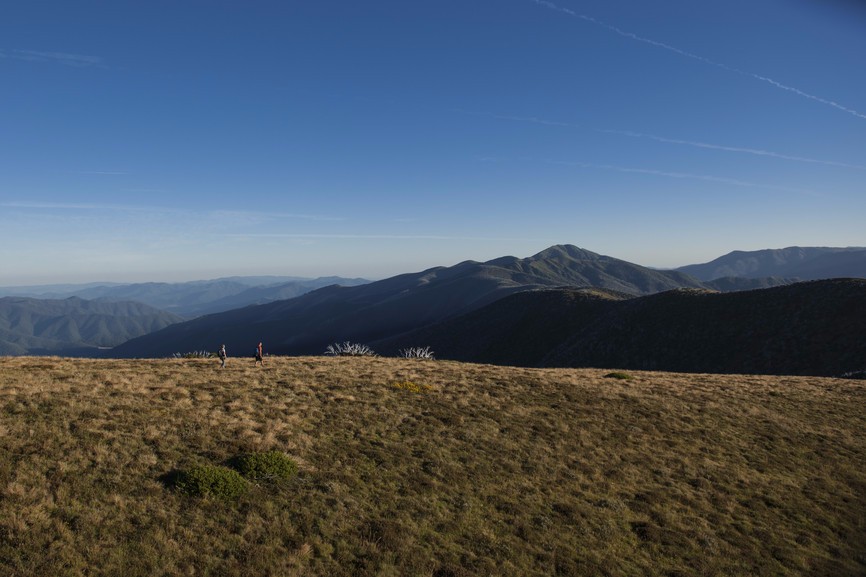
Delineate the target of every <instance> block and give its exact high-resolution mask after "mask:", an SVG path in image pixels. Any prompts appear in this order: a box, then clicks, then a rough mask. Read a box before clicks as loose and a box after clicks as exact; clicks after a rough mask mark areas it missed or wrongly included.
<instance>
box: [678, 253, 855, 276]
mask: <svg viewBox="0 0 866 577" xmlns="http://www.w3.org/2000/svg"><path fill="white" fill-rule="evenodd" d="M676 270H678V271H680V272H683V273H686V274H688V275H691V276H693V277H695V278H696V279H698V280H701V281H711V280H714V279H720V278H723V277H740V278H751V279H758V278H764V277H787V278H788V279H795V280H817V279H826V278H866V248H864V247H848V248H830V247H799V246H792V247H788V248H781V249H768V250H757V251H751V252H745V251H739V250H738V251H734V252H731V253H729V254H726V255H725V256H720V257H719V258H717V259H715V260H713V261H710V262H708V263H704V264H693V265H688V266H684V267H680V268H678V269H676Z"/></svg>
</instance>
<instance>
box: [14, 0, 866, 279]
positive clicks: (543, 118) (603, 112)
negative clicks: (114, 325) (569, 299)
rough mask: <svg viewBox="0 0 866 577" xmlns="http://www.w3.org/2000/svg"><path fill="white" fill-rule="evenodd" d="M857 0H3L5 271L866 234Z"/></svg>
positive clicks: (836, 239)
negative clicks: (100, 0) (133, 0)
mask: <svg viewBox="0 0 866 577" xmlns="http://www.w3.org/2000/svg"><path fill="white" fill-rule="evenodd" d="M864 58H866V8H864V7H863V3H861V2H858V1H855V0H849V1H845V0H830V1H828V0H762V1H761V2H754V1H745V0H725V1H716V0H707V1H701V2H694V0H688V1H686V0H664V1H660V2H646V1H643V0H640V1H638V0H606V1H600V0H592V1H577V0H557V1H556V2H546V1H543V0H496V1H493V0H459V1H457V0H437V1H432V0H413V1H411V2H407V1H405V0H402V1H396V0H393V1H391V0H388V1H379V0H370V1H367V2H356V1H349V0H340V1H337V0H316V1H303V2H300V1H279V2H278V1H266V0H262V1H256V2H241V1H240V0H236V1H213V0H211V1H203V0H202V1H185V0H170V1H169V0H148V1H147V2H132V1H110V2H109V1H102V2H91V1H87V0H84V1H76V2H68V1H65V0H64V1H53V2H49V1H40V0H28V1H27V2H7V3H5V4H4V6H3V8H2V9H0V103H2V106H0V131H2V137H0V262H2V266H0V285H14V284H35V283H50V282H86V281H97V280H109V281H144V280H158V281H177V280H192V279H202V278H213V277H217V276H228V275H243V274H281V275H297V276H320V275H343V276H364V277H367V278H382V277H386V276H390V275H393V274H398V273H402V272H410V271H417V270H421V269H424V268H427V267H429V266H436V265H452V264H455V263H457V262H459V261H462V260H467V259H473V260H487V259H490V258H495V257H498V256H503V255H509V254H510V255H515V256H521V257H522V256H529V255H531V254H534V253H536V252H539V251H541V250H543V249H544V248H546V247H547V246H550V245H552V244H558V243H568V244H575V245H578V246H580V247H583V248H586V249H589V250H592V251H595V252H599V253H602V254H608V255H611V256H615V257H617V258H622V259H625V260H629V261H632V262H636V263H639V264H643V265H647V266H657V267H674V266H680V265H685V264H690V263H695V262H704V261H708V260H711V259H713V258H715V257H717V256H720V255H722V254H724V253H727V252H729V251H731V250H756V249H761V248H781V247H785V246H791V245H803V246H806V245H808V246H864V245H866V226H864V224H863V220H864V219H863V217H864V215H866V186H864V185H866V74H864V68H863V62H864Z"/></svg>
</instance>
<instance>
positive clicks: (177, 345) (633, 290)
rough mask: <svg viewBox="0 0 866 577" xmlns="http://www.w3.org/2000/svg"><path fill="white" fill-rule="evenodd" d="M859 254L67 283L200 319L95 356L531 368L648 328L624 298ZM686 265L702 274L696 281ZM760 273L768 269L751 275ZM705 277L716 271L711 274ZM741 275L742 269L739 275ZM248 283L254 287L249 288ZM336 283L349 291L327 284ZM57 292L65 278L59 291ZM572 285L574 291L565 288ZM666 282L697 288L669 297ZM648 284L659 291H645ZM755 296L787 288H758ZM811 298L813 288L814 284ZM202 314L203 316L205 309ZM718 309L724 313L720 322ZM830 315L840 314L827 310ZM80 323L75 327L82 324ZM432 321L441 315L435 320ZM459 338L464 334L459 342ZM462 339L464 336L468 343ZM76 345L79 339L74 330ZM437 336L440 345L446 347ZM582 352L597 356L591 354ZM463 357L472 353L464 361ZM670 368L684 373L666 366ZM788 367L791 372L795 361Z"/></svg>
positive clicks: (563, 255) (814, 267)
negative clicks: (343, 350)
mask: <svg viewBox="0 0 866 577" xmlns="http://www.w3.org/2000/svg"><path fill="white" fill-rule="evenodd" d="M863 254H866V249H853V248H849V249H827V248H790V249H782V250H778V251H756V252H753V253H746V252H734V253H731V254H729V255H726V256H725V257H721V258H720V259H716V260H715V261H713V262H712V263H707V264H705V265H691V266H689V267H683V268H682V269H679V270H667V271H664V270H654V269H649V268H646V267H642V266H640V265H636V264H633V263H629V262H626V261H622V260H619V259H616V258H613V257H609V256H603V255H599V254H596V253H593V252H590V251H588V250H584V249H581V248H578V247H575V246H571V245H557V246H553V247H550V248H549V249H547V250H544V251H542V252H540V253H538V254H536V255H534V256H531V257H528V258H517V257H513V256H507V257H501V258H497V259H494V260H491V261H487V262H475V261H465V262H462V263H460V264H458V265H455V266H451V267H435V268H431V269H428V270H425V271H422V272H418V273H410V274H403V275H398V276H395V277H391V278H388V279H385V280H381V281H377V282H368V281H364V280H362V279H341V278H338V277H330V278H323V279H297V278H294V279H292V278H273V277H268V278H257V279H247V278H242V277H236V278H230V279H217V280H215V281H198V282H192V283H177V284H168V283H143V284H132V285H98V286H88V287H71V288H72V290H74V291H75V292H76V294H78V295H84V296H87V297H90V298H94V299H96V301H94V302H106V301H107V300H109V299H112V300H113V299H135V300H139V301H147V302H149V303H150V304H152V305H154V306H159V307H164V308H171V309H172V310H179V311H182V312H184V313H185V314H186V315H189V316H194V315H204V316H199V317H198V318H194V319H193V320H189V321H186V322H177V321H179V320H180V319H177V318H176V317H174V320H173V321H172V322H174V323H176V324H172V325H170V326H166V325H168V323H166V325H163V326H164V327H165V328H161V330H158V331H156V332H152V333H151V332H148V331H142V332H139V333H137V334H136V335H131V336H130V337H129V340H128V341H126V342H122V344H121V341H122V340H124V339H123V336H118V337H117V338H116V339H115V341H114V342H115V344H117V346H115V347H114V348H113V349H112V350H111V351H109V352H108V353H106V354H108V355H110V356H117V357H163V356H169V355H171V354H173V353H175V352H187V351H192V350H215V349H216V348H217V347H218V346H219V345H220V344H223V343H224V344H226V345H227V346H228V350H229V354H230V355H235V356H248V355H250V354H251V352H252V349H253V347H254V345H255V344H256V343H258V342H259V341H263V342H264V343H265V348H266V350H267V351H268V352H270V353H272V354H292V355H297V354H321V353H322V352H323V351H324V349H325V347H326V346H327V345H328V344H331V343H334V342H343V341H347V340H349V341H354V342H361V343H365V344H371V343H372V344H375V345H376V346H384V347H385V350H383V351H381V352H383V354H394V353H395V352H396V348H399V347H397V345H398V344H401V345H407V346H427V345H431V346H434V350H436V349H438V350H439V351H440V354H447V355H451V356H452V358H462V357H460V355H463V354H466V355H468V354H470V352H471V351H474V352H472V355H475V356H472V357H471V360H483V361H484V362H497V363H503V364H526V365H531V366H535V365H536V364H539V363H541V366H547V365H548V364H555V361H554V357H553V356H550V355H553V352H552V351H553V350H554V349H556V350H559V351H560V353H561V351H563V350H564V349H563V348H562V347H564V346H565V345H564V344H563V342H560V341H561V340H562V339H566V337H567V338H571V339H573V338H576V337H574V331H575V330H577V329H576V327H583V326H584V324H585V322H586V319H587V318H590V317H591V318H595V317H596V316H598V315H602V316H599V317H598V318H599V319H601V318H602V317H603V318H604V319H606V320H604V321H602V320H599V321H598V322H601V323H602V325H603V326H607V325H609V324H610V323H611V322H612V321H610V319H612V318H617V319H620V320H618V321H617V322H620V323H621V324H623V326H626V325H628V326H631V327H632V329H631V330H632V331H633V332H634V334H642V332H645V331H646V330H647V329H646V327H645V326H644V325H642V324H641V323H640V322H638V321H637V320H635V319H637V317H634V318H633V317H626V316H621V317H616V316H613V317H612V316H610V315H611V314H613V313H611V312H610V311H613V310H615V311H620V310H632V309H633V308H634V307H638V308H639V309H640V310H644V308H646V307H649V308H652V309H653V310H661V311H663V310H666V309H665V303H668V300H665V299H666V298H672V299H680V300H683V299H686V296H689V298H691V297H693V296H694V295H695V294H701V295H704V294H708V293H709V292H711V291H712V292H715V291H721V292H731V291H750V292H751V293H761V292H763V291H755V290H752V289H764V288H770V287H781V286H785V285H790V284H791V283H793V282H795V281H796V280H797V278H799V277H797V278H795V277H793V276H787V275H789V274H791V275H793V274H800V275H803V274H806V273H807V272H808V271H812V273H811V274H820V272H819V271H830V270H832V271H834V272H837V273H840V274H842V275H843V276H858V275H857V272H858V270H860V269H858V268H857V267H858V266H859V263H860V262H861V259H862V255H863ZM714 263H715V264H714ZM685 271H692V272H693V273H695V274H701V275H702V276H703V277H714V278H713V279H712V280H699V279H698V278H696V277H694V276H692V275H691V274H689V273H687V272H685ZM731 273H737V275H738V276H737V275H735V276H731ZM771 273H772V274H774V275H776V276H759V275H761V274H768V275H770V274H771ZM716 274H721V275H722V276H719V277H716V276H715V275H716ZM747 274H748V275H753V276H746V275H747ZM861 276H866V274H863V275H861ZM270 281H277V282H270ZM257 282H258V283H263V284H260V285H258V286H252V285H254V284H255V283H257ZM336 283H340V284H342V285H353V286H337V285H336ZM325 285H327V286H325ZM317 287H321V288H317ZM30 288H31V289H38V288H39V287H30ZM69 288H70V287H66V289H67V290H69ZM562 288H567V289H569V290H570V291H571V292H568V291H566V292H563V293H562V294H559V292H557V293H555V295H556V296H550V295H548V296H547V297H544V298H549V299H552V300H550V301H549V302H547V303H546V304H545V305H544V306H543V307H542V308H541V309H540V310H539V311H538V312H537V313H533V314H532V315H528V314H527V315H523V317H521V318H522V319H523V320H522V321H520V322H521V323H528V324H526V326H524V325H519V326H513V323H515V322H517V320H516V318H517V317H516V316H515V318H509V316H508V315H507V314H504V313H496V314H493V315H491V314H490V313H489V310H488V309H485V307H488V306H489V305H490V306H492V307H505V308H504V309H502V310H503V311H506V312H507V311H509V310H511V309H510V308H509V307H514V308H513V311H514V313H515V315H517V314H518V312H519V310H520V309H519V306H518V305H520V303H523V302H524V301H523V300H520V299H524V298H526V299H542V296H539V295H542V293H538V292H537V291H538V290H539V289H562ZM575 289H584V290H581V291H579V292H574V291H575ZM678 289H692V290H697V291H703V292H700V293H694V294H692V293H681V292H673V293H670V291H677V290H678ZM19 290H20V289H19ZM43 290H44V287H43ZM2 291H3V289H0V294H2ZM526 291H536V292H528V293H526V295H525V296H520V297H517V296H514V297H512V299H509V300H506V301H500V299H503V297H507V296H509V295H514V293H524V292H526ZM657 293H666V294H669V295H671V296H670V297H665V298H662V297H661V296H659V297H648V295H655V294H657ZM42 294H45V293H44V292H43V293H42ZM551 294H554V293H551ZM767 294H787V293H772V292H768V293H767ZM816 294H818V296H820V294H819V293H816ZM684 295H686V296H684ZM714 296H720V295H714ZM635 297H647V298H635ZM702 298H703V297H702ZM748 298H752V297H746V296H744V297H741V300H732V301H727V300H712V299H711V300H708V301H698V300H689V301H688V302H701V303H704V304H706V306H708V307H709V309H707V310H715V309H713V307H714V306H716V303H728V302H730V303H745V302H751V301H748ZM557 299H559V300H557ZM563 299H564V300H563ZM560 300H563V302H560ZM686 300H687V299H686ZM497 301H499V302H497ZM527 302H528V301H527ZM533 302H534V301H533ZM677 302H679V301H677ZM258 303H265V304H258ZM800 304H801V305H802V306H803V307H807V308H809V309H810V310H812V309H815V305H811V304H809V303H807V302H805V301H804V302H802V303H800ZM538 306H541V305H538V304H533V305H531V306H530V308H532V307H538ZM725 306H727V305H725ZM738 306H740V305H736V304H732V305H731V306H730V308H728V309H725V307H722V309H724V310H726V311H727V312H726V313H725V314H721V313H720V314H721V316H719V317H718V318H713V319H712V320H713V322H717V323H719V324H720V325H725V326H727V325H731V323H733V324H734V325H735V324H736V323H735V322H734V321H733V320H730V319H734V320H735V319H737V318H739V316H742V314H743V313H742V312H741V311H739V309H738V308H737V307H738ZM605 307H607V308H605ZM611 307H612V308H611ZM619 307H622V309H620V308H619ZM641 307H644V308H641ZM699 308H700V307H699ZM496 310H499V309H496ZM635 310H637V309H635ZM685 310H686V309H685V308H684V305H682V306H681V305H679V304H677V305H676V306H674V307H673V309H671V311H672V312H671V316H670V319H671V320H670V323H669V324H670V326H671V327H678V329H677V330H680V331H682V334H695V335H697V333H694V332H689V331H690V330H691V329H688V327H686V326H685V325H683V326H680V325H678V324H677V323H678V322H680V321H681V320H682V319H683V318H686V317H684V316H683V315H685V312H684V311H685ZM720 310H721V309H720ZM787 310H788V314H789V315H792V318H794V319H796V318H799V315H802V314H803V313H802V311H800V310H798V309H796V308H790V309H787ZM211 311H213V313H212V314H207V313H210V312H211ZM617 314H620V315H622V314H624V313H617ZM695 314H698V313H697V312H695ZM726 314H727V315H729V316H730V319H728V320H726V317H725V315H726ZM464 315H468V316H464ZM473 315H479V316H473ZM575 315H576V316H575ZM738 315H739V316H738ZM686 316H688V315H686ZM747 316H748V315H747ZM707 318H710V317H709V316H708V317H707ZM749 318H754V319H760V318H762V317H761V316H760V314H755V315H751V316H749ZM833 318H836V319H837V320H838V318H837V317H833ZM81 322H84V321H83V319H82V320H81ZM683 322H685V321H683ZM689 322H691V321H689ZM767 322H769V321H767ZM442 323H446V324H445V325H442ZM447 323H458V324H457V325H454V326H451V327H450V328H449V329H447V330H444V331H443V330H440V328H439V327H440V325H441V326H450V325H447ZM465 323H469V324H465ZM533 323H536V324H539V325H540V327H543V328H544V330H543V331H542V330H541V329H540V328H538V327H536V328H535V329H534V328H533ZM475 325H477V326H475ZM602 325H599V326H602ZM491 327H498V329H496V333H497V334H498V335H499V337H500V338H505V339H512V340H514V342H516V343H520V346H512V347H501V346H489V342H490V340H489V339H488V336H487V335H486V334H485V331H486V330H488V329H490V328H491ZM521 327H522V328H521ZM557 327H558V328H557ZM807 328H808V327H807ZM687 329H688V330H687ZM581 330H583V329H581ZM707 330H710V328H708V329H707ZM719 332H722V331H721V330H720V331H719ZM58 334H59V333H58ZM70 334H71V338H74V339H78V337H77V336H76V335H75V333H74V332H72V333H70ZM124 334H125V333H123V331H121V330H118V335H124ZM581 334H583V333H581ZM586 334H596V333H591V332H590V333H586ZM598 334H599V335H601V336H600V337H599V338H604V339H607V338H608V337H610V335H609V333H605V332H600V333H598ZM466 335H475V336H472V337H466ZM657 336H658V335H657ZM698 336H700V335H697V336H696V340H695V342H696V343H698V342H703V341H701V338H703V337H701V338H697V337H698ZM133 337H134V338H133ZM464 337H465V338H464ZM52 338H53V339H54V340H55V341H56V343H55V344H54V345H52V347H54V348H51V347H46V346H43V345H42V344H39V343H37V344H35V345H33V346H27V344H26V341H24V340H21V339H19V340H18V341H9V342H14V343H15V346H14V347H12V346H7V347H6V348H5V349H3V350H6V351H13V352H5V353H4V352H3V350H0V354H24V353H26V352H30V353H32V352H34V351H36V352H40V351H45V350H57V349H56V347H58V346H60V345H59V344H57V343H60V341H61V340H62V338H61V337H59V336H58V337H52ZM467 338H468V339H469V341H471V342H469V341H467ZM852 338H856V336H852ZM409 341H413V342H409ZM427 341H429V342H427ZM75 342H76V343H78V342H84V341H81V340H80V339H79V340H76V341H75ZM86 342H88V343H89V342H91V341H86ZM449 342H450V343H452V344H451V345H449V344H448V343H449ZM659 342H664V341H659ZM464 345H465V346H464ZM88 346H90V345H88ZM100 346H103V345H100ZM598 346H601V345H598ZM754 346H759V345H758V344H755V345H754ZM454 347H456V349H455V348H454ZM479 347H482V348H483V350H481V349H479ZM484 347H487V348H484ZM387 349H392V350H387ZM645 349H646V350H647V351H650V352H647V355H649V356H647V357H646V359H644V360H639V359H640V357H639V356H637V354H636V353H635V352H633V351H632V352H630V353H628V356H627V357H623V358H625V359H626V360H628V361H629V362H630V363H632V364H630V365H629V366H638V365H639V366H640V367H642V368H650V367H649V365H650V364H651V360H652V359H656V360H659V359H662V358H663V356H659V355H658V354H656V353H654V352H652V351H653V350H655V349H652V347H651V346H649V345H648V346H647V347H646V348H645ZM580 350H581V351H584V352H586V351H591V350H596V349H593V348H592V347H590V346H588V345H587V344H586V343H583V345H582V348H581V349H580ZM623 350H624V351H626V350H628V349H623ZM718 350H722V349H718ZM22 351H23V352H22ZM83 354H93V349H92V348H91V349H86V350H85V353H83ZM586 354H589V353H588V352H587V353H586ZM593 354H596V355H598V354H599V353H597V351H596V353H593ZM497 355H499V356H497ZM727 356H728V357H730V355H727ZM556 358H559V359H565V360H562V361H557V362H562V363H565V364H566V365H569V364H570V363H572V364H573V363H578V364H584V363H586V362H596V360H598V361H599V362H601V361H603V360H605V359H607V360H611V361H612V360H616V359H618V358H619V357H602V356H592V357H581V356H574V355H571V356H569V355H566V354H564V353H562V354H561V355H560V356H559V357H556ZM690 358H694V355H692V354H689V355H687V356H686V357H684V359H690ZM730 358H733V357H730ZM593 359H594V360H593ZM636 359H638V360H636ZM647 359H650V360H647ZM467 360H470V358H469V357H467ZM659 362H662V361H661V360H659ZM635 363H636V364H635ZM662 364H663V365H664V366H665V367H668V366H670V367H674V366H675V365H674V364H671V363H670V362H669V359H668V360H664V362H663V363H662ZM645 365H646V366H645ZM676 366H681V367H688V366H690V365H688V362H687V360H683V361H682V363H681V365H676ZM694 366H698V365H694ZM700 366H704V365H700ZM740 366H741V367H747V366H755V367H759V365H758V364H754V363H753V364H742V363H740ZM767 366H770V365H767ZM772 366H781V365H778V364H776V365H772ZM732 367H733V365H732V366H731V367H729V370H728V371H726V372H731V371H734V370H735V369H734V368H732ZM659 368H661V367H659ZM716 368H719V369H724V366H722V365H719V367H716ZM671 370H691V369H687V368H680V369H674V368H671ZM743 370H745V369H743ZM790 370H792V371H795V370H799V369H797V368H796V367H794V368H791V369H790Z"/></svg>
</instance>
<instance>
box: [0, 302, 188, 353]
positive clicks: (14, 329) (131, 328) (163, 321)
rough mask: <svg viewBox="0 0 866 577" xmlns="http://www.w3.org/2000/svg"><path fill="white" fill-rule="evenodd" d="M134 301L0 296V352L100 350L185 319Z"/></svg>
mask: <svg viewBox="0 0 866 577" xmlns="http://www.w3.org/2000/svg"><path fill="white" fill-rule="evenodd" d="M182 320H183V319H182V318H180V317H179V316H177V315H173V314H171V313H168V312H165V311H162V310H158V309H155V308H153V307H150V306H147V305H144V304H141V303H136V302H112V303H109V302H94V301H87V300H83V299H80V298H77V297H70V298H68V299H64V300H49V299H33V298H24V297H3V298H0V355H22V354H57V355H68V356H75V355H82V356H90V355H94V354H97V350H98V348H99V347H113V346H115V345H118V344H120V343H122V342H124V341H127V340H129V339H131V338H134V337H137V336H141V335H144V334H147V333H151V332H154V331H158V330H160V329H163V328H165V327H167V326H168V325H171V324H174V323H177V322H180V321H182Z"/></svg>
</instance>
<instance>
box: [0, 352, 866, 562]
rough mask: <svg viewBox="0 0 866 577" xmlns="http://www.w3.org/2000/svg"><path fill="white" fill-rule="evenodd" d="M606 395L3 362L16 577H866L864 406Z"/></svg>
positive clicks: (514, 382)
mask: <svg viewBox="0 0 866 577" xmlns="http://www.w3.org/2000/svg"><path fill="white" fill-rule="evenodd" d="M609 372H610V371H609V370H604V371H603V370H560V369H556V370H536V369H515V368H504V367H494V366H484V365H470V364H460V363H452V362H441V361H439V362H437V361H419V360H414V359H384V358H339V357H338V358H327V357H320V358H269V359H266V364H265V366H264V367H254V366H253V363H252V361H251V360H248V359H229V366H228V368H227V369H225V370H220V369H219V362H218V361H217V360H209V361H208V360H174V359H172V360H138V361H128V360H124V361H107V360H81V359H75V360H72V359H60V358H2V359H0V574H2V575H8V576H22V577H23V576H43V575H125V576H137V575H171V576H174V575H178V576H180V575H274V576H278V575H280V576H281V575H288V576H291V575H382V576H388V575H393V576H397V575H408V576H411V575H419V576H439V577H442V576H449V575H454V576H458V575H659V576H662V575H665V576H670V575H701V576H705V575H706V576H712V575H719V576H721V575H827V576H831V575H832V576H845V575H863V574H866V466H864V463H866V435H864V430H866V385H864V383H863V382H862V381H861V382H857V381H842V380H833V379H821V378H791V377H766V376H763V377H748V376H716V375H680V374H665V373H640V372H631V373H630V374H631V375H632V376H633V377H634V378H633V379H631V380H617V379H612V378H605V375H606V374H608V373H609ZM406 383H411V384H412V385H411V386H410V385H407V384H406ZM267 450H280V451H283V452H285V453H288V454H289V455H291V456H292V457H293V458H294V459H295V460H296V461H297V462H298V463H299V465H300V473H299V474H298V475H297V476H296V477H294V478H293V479H292V480H290V481H289V482H287V483H283V484H279V485H268V484H262V485H261V486H257V487H254V488H253V490H252V491H250V492H249V493H247V494H246V495H245V496H243V497H241V498H240V499H239V500H237V501H232V502H222V501H218V500H213V499H199V498H192V497H189V496H187V495H184V494H182V493H179V492H177V491H174V490H172V488H171V487H170V484H169V483H167V481H166V479H167V478H169V475H170V473H171V472H172V471H177V470H184V469H185V468H187V467H191V466H193V465H198V464H225V463H227V462H229V461H230V460H231V459H232V458H234V457H237V456H239V455H242V454H245V453H249V452H252V451H267Z"/></svg>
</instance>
